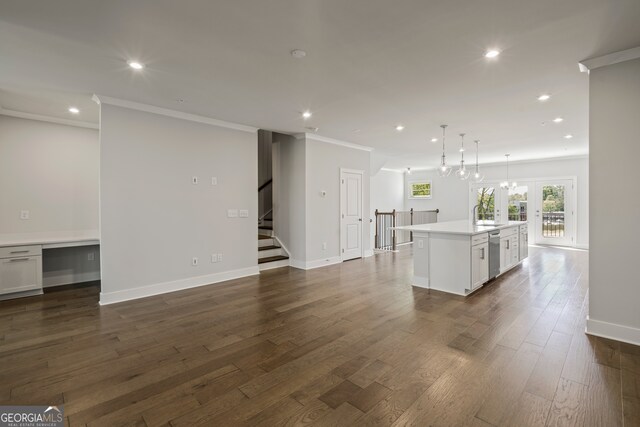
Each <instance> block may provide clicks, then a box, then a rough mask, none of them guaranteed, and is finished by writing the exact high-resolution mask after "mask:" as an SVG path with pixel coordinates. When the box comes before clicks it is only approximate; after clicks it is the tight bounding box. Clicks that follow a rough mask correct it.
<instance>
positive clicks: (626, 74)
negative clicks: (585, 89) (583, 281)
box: [587, 59, 640, 345]
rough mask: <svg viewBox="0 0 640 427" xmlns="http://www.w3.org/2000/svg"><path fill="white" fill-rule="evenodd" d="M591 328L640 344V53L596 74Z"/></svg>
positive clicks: (592, 133) (592, 123) (592, 114)
mask: <svg viewBox="0 0 640 427" xmlns="http://www.w3.org/2000/svg"><path fill="white" fill-rule="evenodd" d="M589 90H590V99H589V103H590V105H589V133H590V148H589V151H590V179H591V188H590V194H591V205H590V211H591V224H590V229H591V248H590V257H589V320H588V322H587V331H588V333H591V334H594V335H600V336H606V337H610V338H614V339H618V340H622V341H627V342H632V343H634V344H639V345H640V307H639V303H640V285H639V280H638V270H637V268H638V266H637V265H636V264H635V263H637V262H638V250H637V248H638V241H639V240H640V232H638V219H639V218H640V200H639V199H638V197H637V195H638V183H639V182H640V170H639V169H638V167H637V164H638V158H640V137H639V135H640V59H635V60H633V61H627V62H622V63H619V64H615V65H610V66H605V67H602V68H597V69H595V70H591V73H590V75H589Z"/></svg>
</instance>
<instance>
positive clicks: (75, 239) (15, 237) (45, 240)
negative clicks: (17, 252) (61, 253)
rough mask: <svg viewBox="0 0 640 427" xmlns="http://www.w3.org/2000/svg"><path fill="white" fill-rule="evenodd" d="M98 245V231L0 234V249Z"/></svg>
mask: <svg viewBox="0 0 640 427" xmlns="http://www.w3.org/2000/svg"><path fill="white" fill-rule="evenodd" d="M98 244H100V232H99V231H98V230H81V231H52V232H41V233H8V234H0V247H3V246H26V245H43V247H44V248H45V249H46V248H55V247H66V246H85V245H98Z"/></svg>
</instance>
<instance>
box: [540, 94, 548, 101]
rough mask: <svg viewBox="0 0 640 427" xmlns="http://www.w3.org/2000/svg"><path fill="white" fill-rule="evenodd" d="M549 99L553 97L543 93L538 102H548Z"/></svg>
mask: <svg viewBox="0 0 640 427" xmlns="http://www.w3.org/2000/svg"><path fill="white" fill-rule="evenodd" d="M549 98H551V95H549V94H547V93H543V94H542V95H540V96H539V97H538V101H548V100H549Z"/></svg>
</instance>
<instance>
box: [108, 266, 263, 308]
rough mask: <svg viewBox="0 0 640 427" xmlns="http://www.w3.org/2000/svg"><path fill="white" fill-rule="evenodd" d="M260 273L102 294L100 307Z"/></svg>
mask: <svg viewBox="0 0 640 427" xmlns="http://www.w3.org/2000/svg"><path fill="white" fill-rule="evenodd" d="M259 273H260V271H259V270H258V266H254V267H247V268H241V269H239V270H231V271H224V272H222V273H214V274H208V275H205V276H197V277H189V278H186V279H180V280H173V281H171V282H163V283H155V284H153V285H147V286H140V287H137V288H132V289H124V290H122V291H114V292H100V305H107V304H113V303H117V302H123V301H129V300H132V299H138V298H144V297H150V296H153V295H159V294H166V293H168V292H175V291H180V290H183V289H189V288H196V287H198V286H205V285H211V284H213V283H219V282H224V281H227V280H232V279H239V278H241V277H247V276H253V275H256V274H259ZM103 289H104V284H103Z"/></svg>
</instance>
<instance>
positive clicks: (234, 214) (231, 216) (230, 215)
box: [227, 209, 238, 218]
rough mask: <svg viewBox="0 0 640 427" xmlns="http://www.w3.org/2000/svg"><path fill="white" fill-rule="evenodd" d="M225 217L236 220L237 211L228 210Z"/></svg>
mask: <svg viewBox="0 0 640 427" xmlns="http://www.w3.org/2000/svg"><path fill="white" fill-rule="evenodd" d="M227 217H229V218H238V209H229V210H228V211H227Z"/></svg>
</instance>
